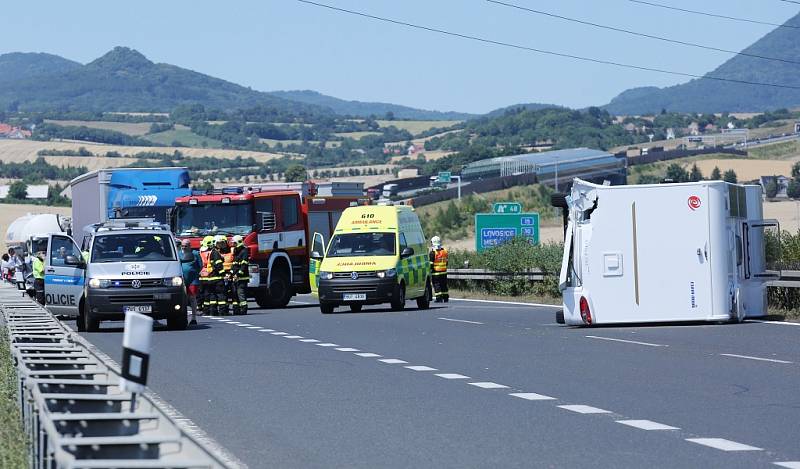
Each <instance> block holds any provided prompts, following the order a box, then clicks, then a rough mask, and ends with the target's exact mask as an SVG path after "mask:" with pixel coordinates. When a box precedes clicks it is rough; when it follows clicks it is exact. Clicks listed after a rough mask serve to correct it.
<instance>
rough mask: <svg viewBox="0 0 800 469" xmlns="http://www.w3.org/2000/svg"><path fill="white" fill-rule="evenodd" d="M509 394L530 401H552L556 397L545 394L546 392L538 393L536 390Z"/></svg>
mask: <svg viewBox="0 0 800 469" xmlns="http://www.w3.org/2000/svg"><path fill="white" fill-rule="evenodd" d="M509 396H514V397H519V398H520V399H526V400H528V401H552V400H555V397H550V396H545V395H544V394H536V393H535V392H512V393H511V394H509Z"/></svg>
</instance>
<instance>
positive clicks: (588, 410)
mask: <svg viewBox="0 0 800 469" xmlns="http://www.w3.org/2000/svg"><path fill="white" fill-rule="evenodd" d="M558 407H559V408H561V409H564V410H569V411H571V412H577V413H579V414H610V413H611V411H608V410H605V409H598V408H597V407H592V406H589V405H582V404H573V405H560V406H558Z"/></svg>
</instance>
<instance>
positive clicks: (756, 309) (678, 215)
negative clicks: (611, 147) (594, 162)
mask: <svg viewBox="0 0 800 469" xmlns="http://www.w3.org/2000/svg"><path fill="white" fill-rule="evenodd" d="M761 203H762V202H761V186H756V185H748V186H743V185H737V184H728V183H726V182H722V181H702V182H693V183H682V184H647V185H631V186H602V185H596V184H592V183H589V182H586V181H583V180H580V179H575V180H574V182H573V185H572V190H571V192H570V194H569V195H568V196H567V198H566V202H565V204H566V206H567V207H568V208H567V210H568V211H569V221H568V225H567V230H566V238H565V242H564V255H563V259H562V265H561V278H560V282H559V283H560V285H559V288H560V289H561V291H562V292H563V296H564V313H563V314H564V318H563V319H564V322H566V324H570V325H595V324H609V323H644V322H668V321H740V320H742V319H744V318H745V317H753V316H763V315H765V314H766V289H765V282H766V281H767V280H774V279H776V278H777V277H779V276H780V272H778V271H768V270H767V268H766V255H765V236H764V230H765V229H770V230H771V229H777V230H778V232H779V227H778V224H777V222H776V221H775V220H763V219H762V206H761Z"/></svg>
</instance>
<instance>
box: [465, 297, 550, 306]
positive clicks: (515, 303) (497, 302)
mask: <svg viewBox="0 0 800 469" xmlns="http://www.w3.org/2000/svg"><path fill="white" fill-rule="evenodd" d="M450 300H451V301H469V302H473V303H494V304H500V305H516V306H544V307H547V308H563V306H561V305H546V304H541V303H522V302H519V301H497V300H473V299H467V298H450Z"/></svg>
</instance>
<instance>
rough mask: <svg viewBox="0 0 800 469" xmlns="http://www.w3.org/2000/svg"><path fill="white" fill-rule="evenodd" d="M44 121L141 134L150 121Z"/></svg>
mask: <svg viewBox="0 0 800 469" xmlns="http://www.w3.org/2000/svg"><path fill="white" fill-rule="evenodd" d="M45 122H47V123H51V124H57V125H72V126H78V127H89V128H92V129H103V130H113V131H115V132H122V133H123V134H128V135H133V136H137V137H138V136H142V135H144V134H146V133H147V132H149V131H150V122H140V123H132V122H104V121H67V120H64V121H60V120H50V119H46V120H45Z"/></svg>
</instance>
